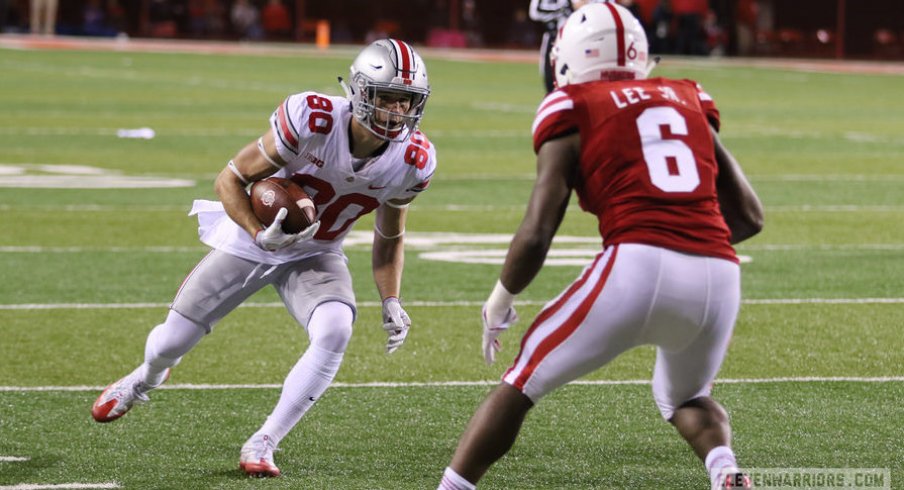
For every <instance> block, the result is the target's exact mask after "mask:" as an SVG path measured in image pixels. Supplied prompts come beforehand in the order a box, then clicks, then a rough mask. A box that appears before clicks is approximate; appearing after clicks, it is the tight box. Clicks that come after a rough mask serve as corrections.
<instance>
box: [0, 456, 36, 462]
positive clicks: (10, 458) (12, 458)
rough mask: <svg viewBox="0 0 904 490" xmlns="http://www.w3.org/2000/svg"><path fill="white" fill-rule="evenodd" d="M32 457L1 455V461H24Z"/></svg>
mask: <svg viewBox="0 0 904 490" xmlns="http://www.w3.org/2000/svg"><path fill="white" fill-rule="evenodd" d="M29 459H31V458H27V457H23V456H0V463H18V462H22V461H28V460H29Z"/></svg>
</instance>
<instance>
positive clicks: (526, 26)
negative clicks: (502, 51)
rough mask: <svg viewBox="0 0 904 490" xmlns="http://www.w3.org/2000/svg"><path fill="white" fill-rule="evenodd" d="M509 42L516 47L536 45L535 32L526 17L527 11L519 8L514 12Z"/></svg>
mask: <svg viewBox="0 0 904 490" xmlns="http://www.w3.org/2000/svg"><path fill="white" fill-rule="evenodd" d="M509 42H510V43H511V44H513V45H514V46H516V47H526V48H527V47H530V48H533V47H535V46H536V45H537V42H538V40H537V30H536V29H534V24H533V23H532V22H531V21H530V19H528V17H527V10H525V9H523V8H519V9H516V10H515V14H514V18H513V19H512V26H511V29H510V30H509Z"/></svg>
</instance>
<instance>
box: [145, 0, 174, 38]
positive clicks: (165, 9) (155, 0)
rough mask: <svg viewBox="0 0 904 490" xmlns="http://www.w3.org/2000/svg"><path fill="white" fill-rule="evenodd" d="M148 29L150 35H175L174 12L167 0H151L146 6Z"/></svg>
mask: <svg viewBox="0 0 904 490" xmlns="http://www.w3.org/2000/svg"><path fill="white" fill-rule="evenodd" d="M148 29H149V34H150V35H151V37H176V34H178V31H179V30H178V28H177V26H176V14H175V12H174V11H173V8H172V6H171V5H170V2H169V0H151V5H150V6H149V7H148Z"/></svg>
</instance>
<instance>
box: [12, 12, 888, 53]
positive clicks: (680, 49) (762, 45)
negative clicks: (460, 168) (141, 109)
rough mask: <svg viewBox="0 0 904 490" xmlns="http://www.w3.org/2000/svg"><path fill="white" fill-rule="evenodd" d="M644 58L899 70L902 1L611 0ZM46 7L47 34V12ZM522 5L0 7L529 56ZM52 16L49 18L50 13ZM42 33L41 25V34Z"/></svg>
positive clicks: (116, 23)
mask: <svg viewBox="0 0 904 490" xmlns="http://www.w3.org/2000/svg"><path fill="white" fill-rule="evenodd" d="M619 3H621V4H623V5H626V6H628V7H629V8H631V9H632V10H633V11H634V12H635V13H636V15H637V16H638V18H639V19H640V20H641V22H642V23H643V24H644V26H645V28H646V30H647V34H648V38H649V40H650V43H651V48H652V51H654V52H656V53H661V54H681V55H697V56H770V57H775V56H786V57H805V58H836V59H898V60H900V59H904V1H902V0H857V1H854V0H793V1H791V0H785V1H780V0H619ZM47 4H50V5H54V4H55V6H51V7H50V9H51V14H53V15H52V17H53V18H52V19H51V20H49V21H48V22H47V23H46V24H45V25H43V26H41V25H39V24H40V23H42V22H43V21H44V19H43V18H44V16H43V15H32V14H38V13H39V12H43V11H44V10H45V8H46V5H47ZM529 4H530V2H529V0H381V1H372V0H330V1H312V0H0V29H2V31H3V32H6V33H29V32H36V33H43V34H51V35H65V36H109V37H114V36H120V37H126V36H128V37H142V38H174V39H207V40H244V41H249V42H298V43H317V44H319V45H328V44H330V43H333V44H360V43H364V42H368V41H370V40H372V39H376V38H380V37H385V36H387V35H389V36H397V37H400V38H403V39H406V40H408V41H410V42H412V43H414V44H416V45H420V46H430V47H456V48H494V49H535V48H537V47H538V46H539V43H540V37H541V36H542V33H543V31H544V29H545V26H544V25H543V24H542V23H540V22H535V21H533V20H531V19H530V17H529V15H528V10H529ZM53 9H55V12H53ZM47 24H49V25H47Z"/></svg>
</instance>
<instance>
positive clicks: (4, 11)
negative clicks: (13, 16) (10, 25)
mask: <svg viewBox="0 0 904 490" xmlns="http://www.w3.org/2000/svg"><path fill="white" fill-rule="evenodd" d="M8 15H9V0H0V33H2V32H3V31H4V30H5V29H6V19H7V16H8Z"/></svg>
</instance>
